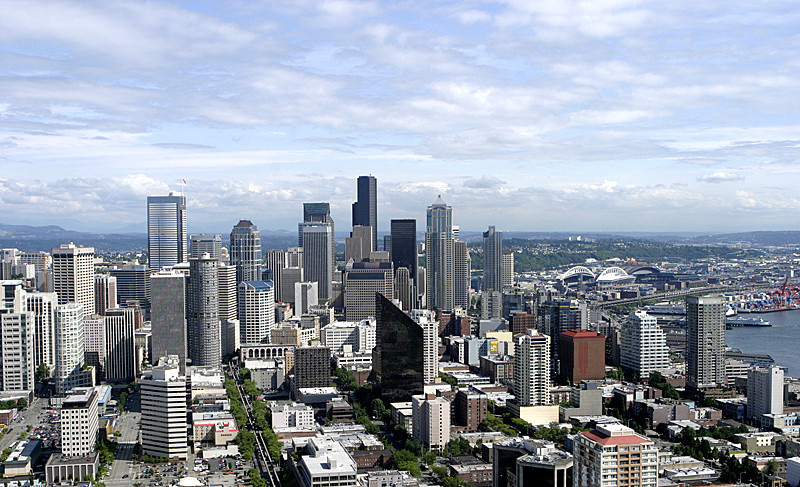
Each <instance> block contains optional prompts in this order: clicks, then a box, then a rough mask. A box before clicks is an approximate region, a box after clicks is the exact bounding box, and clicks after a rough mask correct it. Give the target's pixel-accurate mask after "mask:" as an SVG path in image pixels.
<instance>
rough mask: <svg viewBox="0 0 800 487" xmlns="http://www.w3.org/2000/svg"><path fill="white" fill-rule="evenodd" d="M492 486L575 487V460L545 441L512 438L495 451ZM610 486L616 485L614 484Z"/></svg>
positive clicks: (495, 447) (495, 444)
mask: <svg viewBox="0 0 800 487" xmlns="http://www.w3.org/2000/svg"><path fill="white" fill-rule="evenodd" d="M492 450H493V452H492V471H493V473H494V478H493V479H492V480H493V483H492V487H527V486H529V485H547V486H552V487H573V484H572V482H573V475H572V468H573V463H574V460H573V457H572V455H570V454H569V453H567V452H564V451H561V450H559V449H557V448H556V446H555V444H553V443H551V442H549V441H545V440H535V439H531V438H528V437H521V438H520V437H512V438H505V439H502V440H500V441H495V442H494V445H493V448H492ZM608 485H609V486H611V485H614V486H616V485H617V483H616V482H613V481H611V482H610V483H609V484H608Z"/></svg>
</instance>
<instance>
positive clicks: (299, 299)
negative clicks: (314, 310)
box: [294, 282, 319, 316]
mask: <svg viewBox="0 0 800 487" xmlns="http://www.w3.org/2000/svg"><path fill="white" fill-rule="evenodd" d="M318 296H319V284H318V283H316V282H296V283H294V314H295V315H296V316H303V315H304V314H306V313H308V312H309V310H311V307H312V306H316V305H317V304H319V299H318V298H317V297H318Z"/></svg>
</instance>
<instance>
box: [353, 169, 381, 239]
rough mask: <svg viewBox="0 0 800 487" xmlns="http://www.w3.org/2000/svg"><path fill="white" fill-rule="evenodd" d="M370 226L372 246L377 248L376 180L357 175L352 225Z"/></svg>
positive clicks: (373, 177)
mask: <svg viewBox="0 0 800 487" xmlns="http://www.w3.org/2000/svg"><path fill="white" fill-rule="evenodd" d="M356 225H361V226H364V227H372V248H373V249H375V250H377V249H378V180H377V179H375V176H359V177H358V201H356V202H355V203H353V226H356Z"/></svg>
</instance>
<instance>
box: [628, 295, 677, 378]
mask: <svg viewBox="0 0 800 487" xmlns="http://www.w3.org/2000/svg"><path fill="white" fill-rule="evenodd" d="M620 362H621V365H622V367H623V368H625V369H628V370H632V371H634V372H636V373H637V374H638V376H639V377H640V378H642V379H646V378H648V377H649V376H650V373H651V372H660V371H661V370H662V369H665V368H667V367H669V365H670V361H669V348H667V337H666V335H665V334H664V331H663V330H662V329H661V327H660V326H658V321H657V320H656V317H655V316H650V315H649V314H647V312H646V311H642V310H638V311H634V312H632V313H631V314H630V316H628V319H627V320H625V322H624V323H623V324H622V346H621V349H620Z"/></svg>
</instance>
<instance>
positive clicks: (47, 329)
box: [25, 293, 58, 372]
mask: <svg viewBox="0 0 800 487" xmlns="http://www.w3.org/2000/svg"><path fill="white" fill-rule="evenodd" d="M56 306H58V296H57V295H56V293H28V294H27V295H26V296H25V310H26V311H29V312H31V313H33V320H34V337H35V339H34V344H33V347H34V349H33V362H34V367H35V368H38V367H39V365H40V364H45V366H47V368H48V369H49V370H50V372H52V371H53V368H54V367H55V366H56V359H55V350H56V348H55V333H56V329H55V325H56V314H55V308H56Z"/></svg>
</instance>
